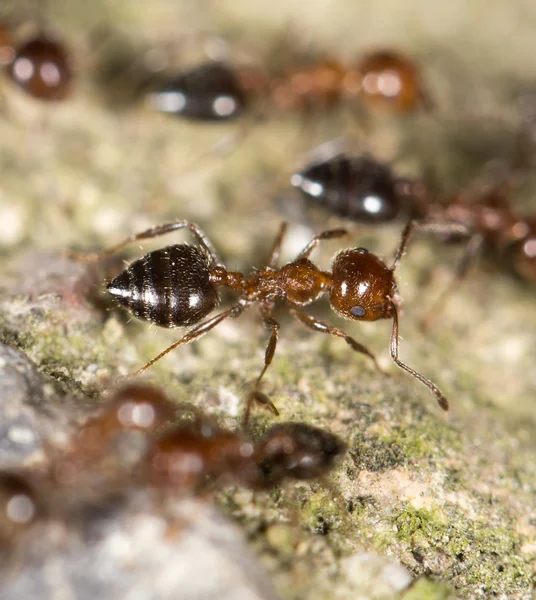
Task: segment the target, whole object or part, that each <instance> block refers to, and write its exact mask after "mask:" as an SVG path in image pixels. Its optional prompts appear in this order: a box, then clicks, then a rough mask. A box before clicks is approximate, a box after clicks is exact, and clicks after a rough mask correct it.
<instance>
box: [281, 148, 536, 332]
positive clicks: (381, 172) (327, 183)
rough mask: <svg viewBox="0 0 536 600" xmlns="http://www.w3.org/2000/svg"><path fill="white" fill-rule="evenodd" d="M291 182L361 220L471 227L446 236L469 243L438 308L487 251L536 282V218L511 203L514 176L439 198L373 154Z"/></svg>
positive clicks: (308, 171)
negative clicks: (504, 258)
mask: <svg viewBox="0 0 536 600" xmlns="http://www.w3.org/2000/svg"><path fill="white" fill-rule="evenodd" d="M514 167H515V165H514ZM290 181H291V185H293V186H294V187H296V188H298V189H299V190H300V192H302V194H303V195H304V196H305V197H306V198H307V199H308V200H310V201H312V202H313V203H315V204H318V205H320V206H323V207H325V208H327V209H328V210H330V211H332V212H334V213H335V214H338V215H340V216H342V217H347V218H350V219H352V220H355V221H357V222H360V223H367V224H377V223H387V222H391V221H394V220H396V219H398V218H400V217H401V216H403V217H404V218H408V217H409V218H412V219H416V220H417V221H418V222H419V223H421V224H423V225H427V224H432V223H433V224H440V223H442V224H444V225H445V226H448V225H449V224H452V225H453V226H455V225H460V226H463V227H465V228H466V233H462V234H461V235H460V231H458V230H456V229H453V231H452V232H451V235H449V234H448V231H447V235H446V236H444V239H445V241H448V242H458V243H459V242H461V241H465V244H466V246H465V251H464V253H463V256H462V259H461V260H460V263H459V265H458V267H457V270H456V275H455V278H454V280H453V282H452V285H451V287H449V289H448V290H447V291H446V292H445V293H443V295H442V296H441V297H440V299H439V301H438V303H437V305H436V306H435V307H434V309H433V312H436V311H437V308H438V306H439V305H441V304H443V303H444V301H445V300H446V298H447V296H448V295H449V294H450V292H451V291H452V289H453V287H454V285H456V284H457V283H458V282H459V281H460V280H462V279H463V278H464V277H465V275H466V274H467V272H468V270H469V267H470V265H471V264H472V263H473V262H474V261H475V260H476V258H477V257H478V256H479V255H480V254H481V253H482V251H483V250H484V249H487V250H490V251H491V252H492V253H493V254H494V255H495V256H499V257H501V258H503V257H504V256H507V257H508V258H509V259H510V260H511V262H512V266H513V267H514V270H515V271H516V272H517V274H518V275H519V276H521V277H522V278H523V279H525V280H527V281H530V282H536V217H535V216H533V215H530V214H526V215H523V214H518V213H517V212H516V211H514V210H513V209H512V207H511V206H510V204H509V202H508V199H507V197H508V192H509V190H510V188H511V183H512V182H511V177H509V178H506V180H504V181H501V182H499V183H497V184H495V185H488V186H484V187H483V188H481V189H480V190H479V191H478V192H476V193H473V192H462V193H458V194H455V195H451V196H443V197H439V198H438V197H433V196H432V195H431V194H430V193H429V191H428V189H427V186H426V185H425V184H424V182H422V181H419V180H410V179H405V178H402V177H397V176H396V175H395V174H394V173H393V172H392V170H391V168H390V167H389V166H388V165H386V164H383V163H380V162H378V161H376V160H374V159H373V158H371V157H368V156H348V155H346V154H338V155H336V156H333V157H331V158H329V159H328V160H325V161H322V162H318V163H315V164H312V165H309V166H308V167H306V168H305V169H304V170H302V171H301V172H298V173H294V174H293V175H292V177H291V180H290ZM443 233H445V232H443ZM431 312H432V311H430V313H429V314H428V316H427V317H426V318H425V322H426V321H428V320H429V318H430V315H431Z"/></svg>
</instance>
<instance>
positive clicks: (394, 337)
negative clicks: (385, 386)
mask: <svg viewBox="0 0 536 600" xmlns="http://www.w3.org/2000/svg"><path fill="white" fill-rule="evenodd" d="M390 304H391V309H392V311H393V330H392V333H391V358H392V359H393V360H394V362H395V363H396V364H397V366H399V367H400V368H401V369H403V370H404V371H406V372H408V373H409V374H410V375H413V377H415V379H418V380H419V381H420V382H421V383H422V384H424V385H425V386H426V387H427V388H428V389H429V390H430V391H431V392H432V394H433V395H434V396H435V398H436V400H437V402H438V404H439V406H440V407H441V408H442V409H443V410H448V409H449V403H448V400H447V399H446V398H445V396H443V394H442V393H441V390H440V389H439V388H438V387H437V386H436V384H435V383H432V382H431V381H430V380H429V379H426V377H423V376H422V375H421V374H420V373H417V371H414V370H413V369H412V368H410V367H408V365H406V364H404V363H403V362H402V361H401V360H400V359H399V358H398V311H397V308H396V306H395V303H394V302H392V301H391V302H390Z"/></svg>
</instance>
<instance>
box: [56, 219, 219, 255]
mask: <svg viewBox="0 0 536 600" xmlns="http://www.w3.org/2000/svg"><path fill="white" fill-rule="evenodd" d="M185 228H186V229H189V230H190V231H191V232H192V234H193V235H194V236H195V237H196V238H197V240H198V242H199V243H200V244H201V246H203V248H204V249H205V250H206V252H207V253H208V254H209V255H210V257H211V259H212V260H213V262H214V264H216V265H221V264H222V263H221V260H220V259H219V257H218V254H217V252H216V249H215V248H214V245H213V244H212V242H211V241H210V240H209V238H208V236H207V235H206V233H205V232H204V231H203V230H202V229H201V228H200V227H199V225H197V224H196V223H192V222H191V221H173V222H171V223H164V224H162V225H156V226H155V227H151V228H150V229H147V230H145V231H142V232H141V233H136V234H134V235H130V236H128V237H127V238H125V239H124V240H123V241H121V242H119V243H118V244H116V245H115V246H112V247H111V248H108V249H106V250H103V251H102V252H94V253H91V252H88V253H84V252H73V251H68V256H69V258H72V259H74V260H78V261H80V262H86V263H91V262H97V261H99V260H102V259H104V258H108V257H110V256H113V255H114V254H116V253H117V252H119V251H120V250H122V249H123V248H125V246H128V245H129V244H132V243H133V242H136V241H138V240H147V239H150V238H155V237H159V236H161V235H166V234H167V233H171V232H173V231H177V230H178V229H185Z"/></svg>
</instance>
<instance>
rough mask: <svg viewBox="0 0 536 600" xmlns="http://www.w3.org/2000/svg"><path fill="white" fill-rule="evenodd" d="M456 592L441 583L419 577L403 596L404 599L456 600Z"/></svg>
mask: <svg viewBox="0 0 536 600" xmlns="http://www.w3.org/2000/svg"><path fill="white" fill-rule="evenodd" d="M455 599H456V594H455V593H454V592H453V591H452V590H451V589H449V588H448V587H446V586H445V585H443V584H441V583H435V582H433V581H429V580H428V579H419V581H417V582H416V583H415V584H414V585H412V586H411V589H410V590H409V591H408V592H406V593H405V594H404V595H403V596H402V600H455Z"/></svg>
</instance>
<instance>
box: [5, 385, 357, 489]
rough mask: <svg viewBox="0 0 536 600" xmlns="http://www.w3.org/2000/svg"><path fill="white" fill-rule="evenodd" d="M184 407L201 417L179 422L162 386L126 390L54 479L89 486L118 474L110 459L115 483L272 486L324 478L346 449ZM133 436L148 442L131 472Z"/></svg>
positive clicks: (306, 428) (58, 465)
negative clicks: (247, 427) (232, 423)
mask: <svg viewBox="0 0 536 600" xmlns="http://www.w3.org/2000/svg"><path fill="white" fill-rule="evenodd" d="M184 410H186V411H189V412H192V414H193V419H191V420H190V421H183V422H181V423H179V424H175V425H174V424H173V421H174V419H175V416H176V412H177V411H176V407H175V406H174V405H173V403H172V402H171V401H170V400H169V399H168V398H167V397H166V395H165V394H164V393H163V392H162V391H161V390H160V389H158V388H155V387H153V386H150V385H146V384H130V385H127V386H125V387H124V388H122V389H120V390H119V391H117V392H116V393H115V394H114V395H113V396H112V398H111V399H109V400H108V402H107V403H106V405H105V407H104V409H103V410H102V411H101V413H100V414H98V415H97V416H95V417H92V418H90V419H89V420H88V421H87V422H86V423H85V424H84V425H82V427H81V428H80V430H79V431H78V433H77V434H76V435H75V437H74V439H73V442H72V444H71V448H70V450H69V451H68V452H67V453H66V454H65V455H62V456H60V457H58V458H57V459H56V460H53V461H52V466H51V472H52V474H53V479H54V480H55V481H56V482H57V483H60V484H70V485H72V483H73V482H79V481H81V480H80V477H82V478H84V481H86V484H87V481H90V479H89V478H88V476H89V473H90V471H91V467H95V466H99V469H98V475H99V477H100V478H102V477H103V476H104V477H106V473H108V476H110V472H109V471H110V470H109V469H108V471H107V470H106V469H103V464H106V461H108V463H109V464H111V465H113V467H112V469H111V477H110V479H113V480H114V481H115V482H117V481H124V477H121V475H124V476H126V477H127V480H130V479H132V480H133V481H134V482H135V481H138V482H139V483H141V484H145V483H149V484H152V485H154V486H156V487H173V488H175V489H178V490H184V491H191V490H194V489H198V488H201V487H203V486H204V484H205V483H207V481H208V482H213V483H215V482H217V483H218V484H225V483H231V482H238V483H242V484H244V485H247V486H249V487H252V488H255V489H267V488H271V487H274V486H275V485H278V484H279V483H281V482H282V481H283V480H284V479H302V480H305V479H313V478H316V477H320V476H322V475H323V474H325V473H327V472H328V471H329V470H331V469H332V467H333V465H334V463H335V461H336V459H338V458H339V457H340V456H341V455H342V454H343V453H344V452H345V450H346V444H344V442H342V440H340V439H339V438H338V437H337V436H336V435H334V434H332V433H330V432H328V431H325V430H323V429H319V428H318V427H313V426H311V425H306V424H303V423H292V422H289V423H280V424H278V425H276V426H274V427H271V428H269V429H268V430H267V431H266V433H265V434H264V435H263V436H262V437H261V438H260V440H258V441H254V440H251V439H250V437H249V436H246V435H244V434H243V433H241V432H235V431H232V430H230V429H226V428H224V427H220V426H219V425H216V424H215V423H214V422H213V421H211V420H210V419H209V417H207V416H206V415H204V414H203V413H202V412H201V411H199V410H197V409H195V408H194V407H188V408H186V409H183V411H184ZM162 428H164V429H163V431H160V430H162ZM132 431H136V432H141V433H142V434H143V436H144V437H145V438H146V442H147V443H146V445H145V448H144V449H143V451H142V452H141V454H140V455H139V456H137V461H138V462H137V464H135V465H134V468H132V466H131V465H128V463H127V467H130V468H127V470H126V472H124V473H123V471H124V470H125V464H124V460H123V459H121V460H117V458H114V454H117V453H118V448H119V449H120V448H121V446H118V445H117V441H118V440H119V439H121V436H122V435H124V434H128V433H129V432H132ZM103 461H104V462H103ZM98 480H99V481H101V479H98ZM1 483H2V481H1V479H0V484H1ZM0 490H1V488H0Z"/></svg>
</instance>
